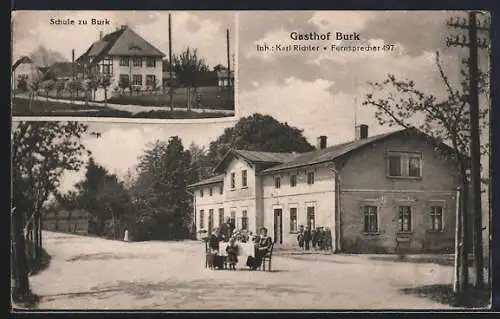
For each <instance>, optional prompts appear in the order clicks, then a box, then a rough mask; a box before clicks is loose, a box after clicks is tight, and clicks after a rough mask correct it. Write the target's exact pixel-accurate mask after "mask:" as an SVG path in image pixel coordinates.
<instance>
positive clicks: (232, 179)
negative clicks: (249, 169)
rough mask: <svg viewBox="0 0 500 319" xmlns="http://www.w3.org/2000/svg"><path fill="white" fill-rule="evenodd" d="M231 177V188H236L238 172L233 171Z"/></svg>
mask: <svg viewBox="0 0 500 319" xmlns="http://www.w3.org/2000/svg"><path fill="white" fill-rule="evenodd" d="M230 178H231V190H235V189H236V173H234V172H232V173H231V175H230Z"/></svg>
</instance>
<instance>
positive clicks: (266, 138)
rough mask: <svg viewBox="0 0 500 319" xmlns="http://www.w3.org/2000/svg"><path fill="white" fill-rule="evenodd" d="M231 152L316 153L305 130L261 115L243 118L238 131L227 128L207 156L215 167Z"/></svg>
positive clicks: (238, 125)
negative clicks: (242, 150) (240, 150)
mask: <svg viewBox="0 0 500 319" xmlns="http://www.w3.org/2000/svg"><path fill="white" fill-rule="evenodd" d="M231 148H237V149H244V150H250V151H263V152H299V153H302V152H308V151H311V150H314V147H313V146H312V145H311V144H309V142H307V140H306V138H305V137H304V136H303V135H302V130H300V129H298V128H295V127H292V126H289V125H288V123H286V122H285V123H281V122H279V121H277V120H276V119H274V118H273V117H271V116H269V115H262V114H258V113H256V114H253V115H251V116H248V117H243V118H241V119H240V120H239V121H238V123H236V124H235V126H234V127H231V128H226V129H225V130H224V133H223V134H222V135H221V136H219V137H218V138H217V140H215V141H213V142H211V143H210V147H209V150H208V154H207V156H208V158H209V161H210V163H211V165H212V167H214V166H215V165H216V164H217V163H218V162H219V161H220V160H221V159H222V157H223V156H224V155H225V154H226V153H227V152H228V151H229V150H230V149H231Z"/></svg>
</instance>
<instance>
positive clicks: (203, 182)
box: [187, 174, 224, 189]
mask: <svg viewBox="0 0 500 319" xmlns="http://www.w3.org/2000/svg"><path fill="white" fill-rule="evenodd" d="M223 181H224V174H220V175H216V176H213V177H209V178H206V179H204V180H201V181H199V182H197V183H194V184H191V185H188V186H187V188H188V189H189V188H194V187H197V186H202V185H209V184H217V183H222V182H223Z"/></svg>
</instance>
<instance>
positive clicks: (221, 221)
mask: <svg viewBox="0 0 500 319" xmlns="http://www.w3.org/2000/svg"><path fill="white" fill-rule="evenodd" d="M223 223H224V208H219V227H221V226H222V224H223Z"/></svg>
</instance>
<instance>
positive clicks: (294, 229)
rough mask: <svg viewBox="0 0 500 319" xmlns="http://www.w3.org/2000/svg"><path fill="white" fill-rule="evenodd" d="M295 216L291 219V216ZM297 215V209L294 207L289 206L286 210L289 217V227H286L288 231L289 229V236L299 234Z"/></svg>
mask: <svg viewBox="0 0 500 319" xmlns="http://www.w3.org/2000/svg"><path fill="white" fill-rule="evenodd" d="M292 210H293V211H294V212H293V214H292ZM294 215H295V218H292V217H293V216H294ZM298 215H299V208H298V207H297V206H295V205H293V206H290V207H289V208H288V217H289V221H290V223H289V225H288V227H289V228H288V229H289V232H290V234H296V233H298V232H299V225H298V219H299V218H298Z"/></svg>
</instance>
